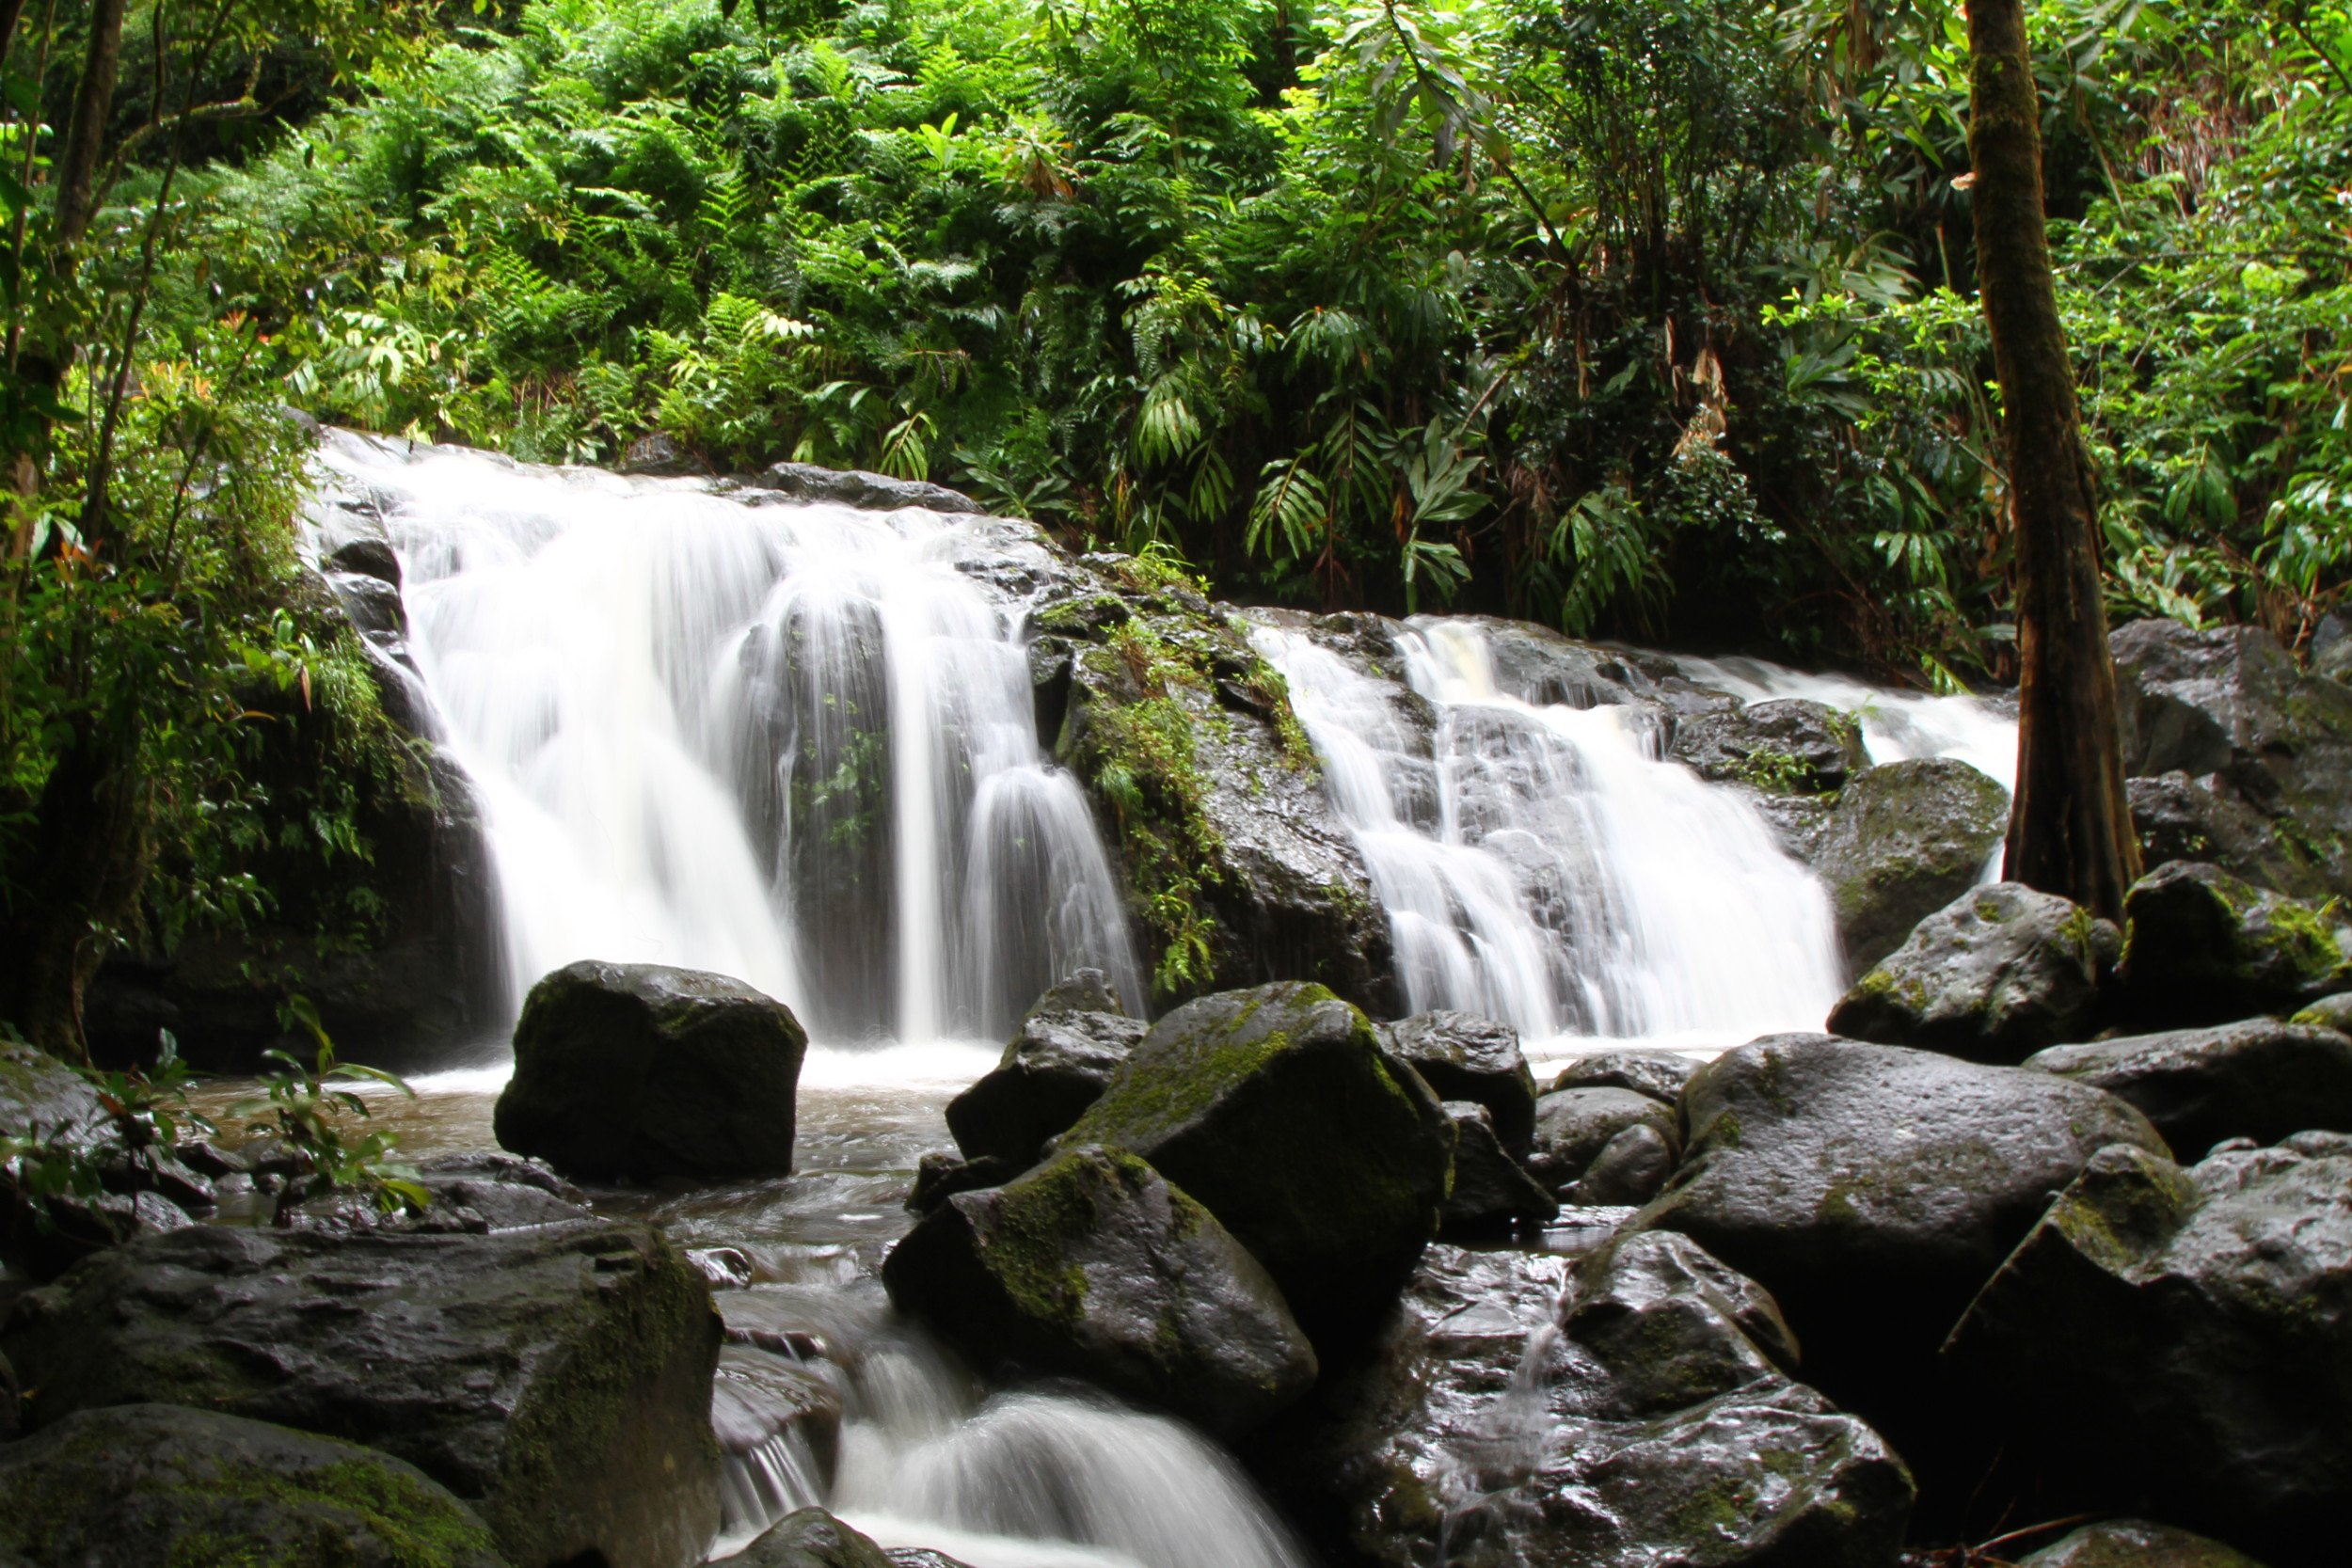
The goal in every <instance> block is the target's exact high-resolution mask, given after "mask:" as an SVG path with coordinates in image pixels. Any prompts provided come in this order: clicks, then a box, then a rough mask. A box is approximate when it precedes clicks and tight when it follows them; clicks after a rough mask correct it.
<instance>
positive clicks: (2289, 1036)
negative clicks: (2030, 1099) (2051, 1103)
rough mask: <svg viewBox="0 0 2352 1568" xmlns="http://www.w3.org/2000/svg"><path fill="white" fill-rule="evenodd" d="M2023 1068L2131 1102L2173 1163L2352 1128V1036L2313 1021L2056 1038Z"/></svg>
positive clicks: (2260, 1021) (2257, 1021) (2268, 1021)
mask: <svg viewBox="0 0 2352 1568" xmlns="http://www.w3.org/2000/svg"><path fill="white" fill-rule="evenodd" d="M2026 1066H2027V1067H2029V1068H2033V1069H2037V1070H2039V1071H2042V1072H2054V1073H2056V1074H2058V1076H2059V1077H2061V1078H2069V1079H2072V1080H2073V1081H2074V1082H2075V1083H2077V1084H2089V1085H2092V1086H2093V1087H2095V1088H2102V1089H2105V1090H2106V1091H2107V1092H2108V1093H2109V1094H2112V1095H2116V1096H2118V1097H2120V1098H2122V1099H2123V1100H2126V1101H2130V1102H2131V1103H2132V1104H2134V1105H2136V1106H2137V1107H2138V1108H2139V1110H2140V1113H2141V1114H2142V1115H2144V1116H2145V1117H2147V1118H2148V1119H2149V1120H2150V1121H2151V1122H2153V1123H2154V1124H2155V1128H2156V1131H2157V1132H2161V1133H2163V1134H2164V1139H2165V1142H2166V1143H2168V1144H2169V1145H2171V1147H2172V1153H2173V1155H2174V1157H2175V1158H2178V1159H2181V1160H2201V1159H2202V1158H2204V1156H2205V1152H2206V1150H2208V1149H2210V1148H2213V1146H2214V1145H2216V1144H2217V1143H2220V1142H2222V1141H2224V1140H2225V1139H2230V1138H2251V1139H2253V1140H2254V1141H2255V1142H2256V1143H2265V1144H2269V1143H2277V1142H2278V1141H2279V1140H2280V1139H2281V1138H2284V1137H2286V1136H2288V1135H2289V1134H2291V1133H2295V1132H2305V1131H2312V1130H2317V1131H2323V1132H2352V1038H2346V1037H2344V1036H2343V1035H2341V1034H2339V1033H2337V1032H2336V1031H2335V1030H2333V1029H2325V1028H2319V1027H2316V1026H2314V1025H2312V1024H2304V1023H2280V1022H2277V1021H2276V1020H2274V1019H2267V1018H2265V1019H2254V1020H2251V1021H2249V1022H2245V1023H2231V1024H2224V1025H2222V1026H2221V1027H2219V1028H2208V1029H2175V1030H2171V1031H2169V1032H2167V1033H2165V1034H2161V1035H2139V1036H2133V1037H2124V1038H2122V1039H2106V1040H2097V1041H2094V1042H2092V1043H2090V1044H2088V1045H2061V1046H2058V1047H2057V1048H2056V1049H2054V1050H2050V1051H2044V1052H2042V1053H2041V1054H2040V1055H2037V1056H2034V1057H2032V1058H2031V1059H2029V1060H2028V1061H2027V1062H2026Z"/></svg>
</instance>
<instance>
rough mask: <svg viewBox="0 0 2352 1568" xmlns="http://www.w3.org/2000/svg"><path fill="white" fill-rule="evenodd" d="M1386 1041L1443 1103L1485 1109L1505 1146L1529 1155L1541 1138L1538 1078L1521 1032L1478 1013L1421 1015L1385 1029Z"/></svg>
mask: <svg viewBox="0 0 2352 1568" xmlns="http://www.w3.org/2000/svg"><path fill="white" fill-rule="evenodd" d="M1380 1037H1381V1043H1382V1044H1384V1045H1386V1046H1387V1047H1388V1049H1389V1054H1390V1055H1391V1056H1394V1057H1395V1058H1396V1059H1397V1060H1398V1061H1400V1062H1403V1063H1404V1064H1405V1065H1406V1067H1408V1068H1411V1069H1413V1070H1414V1071H1415V1072H1418V1073H1420V1074H1421V1079H1422V1083H1424V1084H1426V1085H1429V1087H1430V1088H1431V1089H1432V1090H1433V1091H1435V1092H1436V1094H1437V1096H1438V1099H1439V1100H1469V1101H1476V1102H1477V1103H1478V1104H1481V1105H1484V1106H1485V1107H1486V1111H1487V1114H1488V1116H1489V1117H1492V1119H1493V1123H1494V1134H1495V1136H1496V1137H1497V1138H1499V1139H1500V1140H1502V1147H1503V1148H1506V1149H1509V1150H1510V1151H1511V1152H1512V1153H1514V1154H1525V1153H1526V1152H1527V1147H1528V1141H1529V1139H1531V1138H1533V1137H1534V1133H1535V1074H1534V1069H1531V1068H1529V1066H1528V1065H1527V1056H1526V1054H1525V1053H1523V1052H1521V1051H1520V1050H1519V1032H1518V1030H1517V1029H1514V1028H1512V1027H1511V1026H1510V1025H1509V1024H1507V1023H1502V1022H1497V1021H1495V1020H1494V1019H1491V1018H1480V1017H1478V1016H1477V1015H1476V1014H1474V1013H1458V1012H1435V1013H1418V1014H1416V1015H1414V1016H1413V1017H1411V1018H1407V1019H1400V1020H1398V1021H1397V1022H1394V1023H1389V1024H1383V1025H1382V1026H1381V1029H1380Z"/></svg>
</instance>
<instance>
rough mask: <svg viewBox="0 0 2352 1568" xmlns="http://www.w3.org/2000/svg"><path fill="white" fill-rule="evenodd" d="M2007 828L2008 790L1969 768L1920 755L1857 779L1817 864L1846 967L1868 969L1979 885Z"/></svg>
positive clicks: (1871, 770) (1842, 801)
mask: <svg viewBox="0 0 2352 1568" xmlns="http://www.w3.org/2000/svg"><path fill="white" fill-rule="evenodd" d="M2008 831H2009V792H2008V791H2007V790H2005V789H2003V788H2002V787H2001V786H2000V784H1999V783H1998V782H1997V781H1996V780H1994V779H1992V778H1989V777H1987V776H1986V775H1985V774H1983V773H1980V772H1979V771H1978V770H1977V769H1976V768H1971V767H1969V766H1968V765H1967V764H1966V763H1964V762H1959V761H1955V760H1953V759H1952V758H1949V757H1927V758H1918V759H1915V760H1912V761H1908V762H1890V763H1887V764H1886V765H1885V766H1883V767H1880V768H1868V769H1867V770H1865V771H1864V772H1862V773H1859V774H1857V775H1855V777H1854V780H1853V782H1852V783H1851V784H1848V785H1847V786H1846V789H1845V792H1844V793H1843V794H1842V795H1840V796H1839V797H1838V800H1837V810H1836V814H1835V815H1834V816H1831V818H1830V823H1829V829H1828V831H1827V832H1824V833H1823V834H1822V835H1821V840H1820V847H1819V849H1818V850H1817V851H1816V853H1815V856H1814V860H1813V868H1814V870H1815V871H1816V872H1818V873H1820V878H1821V880H1822V881H1824V882H1825V883H1827V884H1828V886H1829V893H1830V903H1831V907H1832V910H1833V911H1834V912H1835V914H1836V921H1837V938H1838V941H1839V942H1841V943H1842V944H1843V945H1844V947H1845V950H1846V961H1847V963H1848V964H1850V965H1851V967H1852V969H1853V971H1854V972H1855V973H1857V974H1859V973H1861V972H1863V971H1865V970H1867V969H1869V968H1870V967H1871V966H1872V965H1873V964H1876V963H1877V962H1878V961H1879V960H1880V959H1881V958H1885V957H1886V955H1888V954H1889V953H1892V952H1893V951H1895V949H1896V948H1898V947H1899V946H1901V945H1902V943H1903V941H1904V939H1905V938H1907V937H1909V936H1910V935H1911V930H1912V927H1915V926H1916V925H1918V924H1919V922H1920V921H1922V920H1925V919H1926V918H1927V917H1928V916H1929V915H1931V914H1933V913H1934V912H1935V911H1938V910H1940V909H1943V908H1945V907H1947V905H1949V904H1950V903H1951V902H1952V900H1953V899H1955V898H1957V897H1959V896H1960V895H1962V894H1963V893H1965V892H1967V891H1968V889H1969V888H1971V887H1973V886H1975V885H1976V882H1977V879H1979V877H1980V876H1982V875H1983V873H1984V868H1985V864H1986V863H1987V862H1988V861H1989V860H1990V859H1991V858H1992V855H1993V851H1994V849H1995V848H1996V847H1999V845H2000V842H2001V838H2002V835H2003V834H2004V833H2006V832H2008Z"/></svg>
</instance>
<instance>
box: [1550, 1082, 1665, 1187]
mask: <svg viewBox="0 0 2352 1568" xmlns="http://www.w3.org/2000/svg"><path fill="white" fill-rule="evenodd" d="M1635 1128H1644V1129H1646V1130H1648V1131H1649V1132H1651V1133H1652V1134H1654V1135H1655V1136H1656V1138H1657V1139H1658V1140H1659V1141H1660V1142H1661V1143H1663V1144H1664V1145H1665V1146H1666V1148H1667V1149H1668V1151H1669V1153H1670V1154H1671V1153H1675V1152H1678V1151H1679V1150H1680V1149H1681V1148H1682V1128H1681V1123H1680V1120H1679V1118H1678V1117H1677V1116H1676V1114H1675V1108H1674V1107H1673V1106H1672V1105H1669V1104H1667V1103H1665V1102H1664V1101H1658V1100H1653V1099H1651V1098H1650V1097H1649V1096H1648V1095H1646V1094H1642V1093H1640V1092H1638V1091H1636V1090H1633V1089H1617V1088H1580V1089H1554V1090H1552V1091H1551V1092H1550V1093H1549V1094H1548V1095H1546V1096H1544V1097H1543V1098H1542V1099H1541V1100H1539V1101H1535V1148H1534V1153H1533V1154H1532V1155H1531V1156H1530V1157H1529V1160H1528V1165H1529V1167H1530V1168H1531V1169H1532V1170H1534V1173H1535V1180H1538V1181H1541V1182H1542V1183H1543V1184H1544V1185H1545V1186H1546V1187H1549V1189H1550V1190H1551V1191H1552V1192H1554V1193H1557V1194H1560V1195H1562V1196H1566V1194H1567V1191H1568V1189H1569V1188H1570V1187H1571V1186H1573V1185H1575V1183H1576V1182H1577V1180H1579V1179H1580V1178H1581V1177H1582V1176H1583V1175H1584V1173H1585V1172H1586V1171H1587V1170H1589V1169H1591V1168H1592V1166H1593V1164H1595V1163H1596V1162H1597V1161H1598V1160H1599V1159H1600V1157H1601V1153H1602V1151H1603V1150H1605V1149H1607V1148H1610V1147H1612V1145H1613V1143H1614V1142H1615V1140H1616V1139H1617V1138H1618V1137H1619V1136H1621V1135H1623V1134H1625V1133H1626V1132H1629V1131H1630V1130H1632V1129H1635Z"/></svg>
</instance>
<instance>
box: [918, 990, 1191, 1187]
mask: <svg viewBox="0 0 2352 1568" xmlns="http://www.w3.org/2000/svg"><path fill="white" fill-rule="evenodd" d="M1082 974H1084V975H1087V976H1090V977H1091V979H1090V981H1089V980H1080V981H1079V982H1078V983H1076V984H1074V985H1065V986H1057V987H1056V988H1055V989H1054V990H1051V991H1049V992H1047V993H1046V995H1045V996H1043V997H1041V999H1040V1000H1039V1002H1038V1004H1037V1006H1034V1007H1032V1008H1030V1009H1029V1013H1028V1016H1027V1017H1025V1019H1023V1020H1022V1022H1021V1027H1020V1030H1019V1031H1018V1032H1017V1033H1016V1034H1015V1035H1014V1036H1013V1037H1012V1040H1011V1042H1010V1043H1009V1044H1008V1045H1007V1046H1006V1047H1005V1053H1004V1056H1003V1057H1002V1058H1001V1059H1000V1060H999V1061H998V1062H997V1064H996V1067H995V1069H994V1070H993V1071H991V1072H989V1073H987V1074H985V1075H984V1076H982V1077H981V1078H980V1080H979V1081H978V1082H977V1083H976V1084H974V1085H972V1086H971V1087H970V1088H968V1089H966V1090H964V1091H963V1092H962V1093H961V1094H960V1095H958V1096H956V1098H955V1099H953V1100H951V1101H948V1102H947V1131H948V1132H952V1133H953V1134H954V1135H955V1139H956V1146H957V1147H958V1148H961V1149H962V1150H963V1153H964V1157H965V1158H966V1159H968V1160H973V1161H979V1160H983V1159H994V1160H998V1161H1003V1162H1008V1163H1009V1164H1011V1165H1012V1166H1013V1168H1015V1169H1020V1168H1022V1167H1024V1166H1026V1165H1027V1164H1030V1163H1031V1162H1033V1161H1035V1160H1036V1159H1037V1156H1038V1150H1039V1149H1040V1148H1042V1147H1043V1146H1044V1143H1045V1140H1046V1139H1048V1138H1051V1137H1054V1136H1055V1135H1057V1133H1060V1132H1067V1131H1068V1130H1069V1128H1070V1125H1071V1123H1073V1122H1074V1121H1076V1120H1077V1119H1078V1117H1080V1116H1082V1115H1084V1114H1085V1112H1086V1108H1087V1107H1088V1106H1089V1105H1091V1104H1093V1103H1094V1102H1095V1101H1097V1100H1099V1099H1101V1098H1102V1094H1103V1087H1104V1085H1106V1084H1108V1083H1109V1082H1110V1081H1111V1074H1112V1073H1113V1072H1115V1071H1117V1070H1118V1068H1119V1064H1120V1063H1121V1062H1123V1061H1125V1060H1126V1059H1127V1053H1129V1052H1130V1051H1133V1050H1134V1049H1135V1047H1136V1041H1138V1040H1140V1039H1141V1038H1143V1033H1144V1029H1145V1028H1146V1025H1145V1023H1144V1022H1143V1021H1142V1020H1141V1019H1136V1018H1130V1017H1128V1016H1127V1014H1126V1011H1125V1009H1124V1008H1123V1007H1121V1006H1120V1002H1119V998H1118V997H1117V996H1116V995H1114V994H1113V993H1112V992H1111V990H1109V988H1108V987H1107V985H1105V984H1104V981H1103V975H1102V973H1101V972H1100V971H1099V970H1087V971H1083V972H1082Z"/></svg>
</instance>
